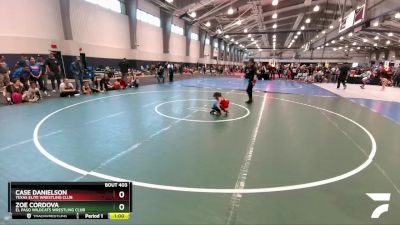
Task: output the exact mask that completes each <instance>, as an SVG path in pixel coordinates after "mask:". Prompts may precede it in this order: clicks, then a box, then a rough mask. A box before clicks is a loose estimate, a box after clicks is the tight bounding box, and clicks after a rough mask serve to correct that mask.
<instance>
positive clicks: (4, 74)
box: [0, 56, 10, 92]
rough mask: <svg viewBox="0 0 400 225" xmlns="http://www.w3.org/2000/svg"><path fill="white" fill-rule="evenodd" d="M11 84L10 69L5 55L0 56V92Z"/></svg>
mask: <svg viewBox="0 0 400 225" xmlns="http://www.w3.org/2000/svg"><path fill="white" fill-rule="evenodd" d="M9 84H10V69H9V68H8V66H7V63H6V59H5V57H4V56H1V57H0V92H1V91H3V88H4V87H7V85H9Z"/></svg>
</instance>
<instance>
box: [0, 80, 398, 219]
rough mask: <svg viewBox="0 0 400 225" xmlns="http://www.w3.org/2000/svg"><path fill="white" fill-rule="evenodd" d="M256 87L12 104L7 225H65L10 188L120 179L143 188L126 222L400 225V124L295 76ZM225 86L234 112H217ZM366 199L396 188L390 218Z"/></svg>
mask: <svg viewBox="0 0 400 225" xmlns="http://www.w3.org/2000/svg"><path fill="white" fill-rule="evenodd" d="M245 85H246V83H245V82H244V81H243V80H241V79H239V78H200V79H192V80H184V81H178V82H175V83H174V84H169V83H166V84H159V85H148V86H143V87H140V88H139V89H130V90H126V91H121V92H118V91H114V92H108V93H106V94H98V95H94V96H80V97H75V98H63V99H50V100H47V101H44V102H41V103H39V104H22V105H14V106H9V107H1V108H0V121H1V124H2V131H1V139H0V171H1V172H0V224H2V223H3V224H54V221H21V220H18V221H13V220H11V219H10V217H9V215H8V213H7V198H6V197H5V196H7V182H9V181H106V180H120V179H124V180H130V181H133V184H134V189H133V213H132V215H131V216H132V218H131V219H130V220H129V221H124V222H114V223H115V224H352V225H353V224H399V223H400V213H399V212H400V190H399V188H400V173H399V169H400V138H399V134H400V126H399V124H398V123H396V122H394V120H392V119H390V118H387V117H385V116H384V115H382V114H380V113H379V112H374V111H372V110H370V109H369V108H368V107H364V106H362V105H360V104H359V103H357V102H355V101H351V100H350V99H347V98H344V97H340V96H339V95H337V94H335V93H332V92H330V91H328V90H326V89H324V88H321V87H318V86H316V85H306V84H301V83H297V82H291V81H260V82H258V83H257V87H256V92H255V93H254V95H255V97H254V103H253V104H251V105H247V104H245V101H246V100H247V95H246V93H245V92H244V91H243V89H244V88H245ZM215 91H220V92H222V94H223V95H224V96H225V97H226V98H228V99H229V100H230V102H231V105H230V114H229V115H228V116H221V117H216V116H213V115H210V114H209V110H210V105H211V104H212V102H213V99H212V94H213V92H215ZM392 113H393V114H396V112H392ZM398 113H399V112H397V114H398ZM366 193H390V194H391V199H390V202H388V204H389V211H388V212H386V213H384V214H382V216H381V217H380V218H379V219H371V214H372V212H373V211H374V209H375V208H377V207H378V206H379V205H381V204H384V203H383V202H375V201H373V200H372V199H370V198H369V197H368V196H367V195H366ZM59 222H60V223H62V224H110V223H113V222H111V221H83V220H81V221H59ZM114 223H113V224H114Z"/></svg>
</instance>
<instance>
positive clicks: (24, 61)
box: [16, 55, 29, 68]
mask: <svg viewBox="0 0 400 225" xmlns="http://www.w3.org/2000/svg"><path fill="white" fill-rule="evenodd" d="M28 65H29V61H28V58H27V57H26V56H23V55H22V56H21V58H20V60H19V61H18V62H17V64H16V67H18V68H22V67H25V66H28Z"/></svg>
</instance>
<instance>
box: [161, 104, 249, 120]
mask: <svg viewBox="0 0 400 225" xmlns="http://www.w3.org/2000/svg"><path fill="white" fill-rule="evenodd" d="M189 101H203V102H214V101H215V100H209V99H185V100H173V101H168V102H163V103H160V104H158V105H157V106H156V107H155V108H154V110H155V111H156V113H157V114H158V115H160V116H164V117H167V118H169V119H174V120H181V121H188V122H197V123H221V122H229V121H235V120H240V119H243V118H246V117H248V116H249V115H250V110H249V109H248V108H246V107H245V106H242V105H239V104H236V103H233V102H231V103H230V105H235V106H237V107H239V108H242V109H244V110H245V111H246V114H244V115H243V116H240V117H236V118H226V119H218V120H216V119H215V117H210V118H211V119H209V120H195V119H188V118H179V117H176V116H170V115H167V114H165V113H162V112H160V107H162V106H164V105H166V104H170V103H174V102H189ZM212 118H214V119H212Z"/></svg>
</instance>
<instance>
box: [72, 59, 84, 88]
mask: <svg viewBox="0 0 400 225" xmlns="http://www.w3.org/2000/svg"><path fill="white" fill-rule="evenodd" d="M69 69H70V71H71V73H72V74H73V75H74V78H75V89H76V90H81V87H82V86H83V65H82V63H81V58H80V57H79V56H78V57H76V58H75V60H74V61H73V62H72V63H71V65H70V67H69Z"/></svg>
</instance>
